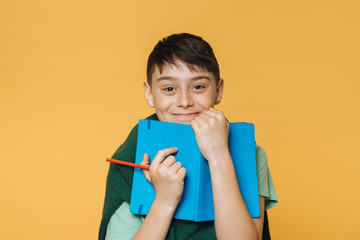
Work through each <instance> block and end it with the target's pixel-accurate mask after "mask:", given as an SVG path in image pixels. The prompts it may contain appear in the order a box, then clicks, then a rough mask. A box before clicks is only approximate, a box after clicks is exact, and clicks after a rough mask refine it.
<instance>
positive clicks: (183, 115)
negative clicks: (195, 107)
mask: <svg viewBox="0 0 360 240" xmlns="http://www.w3.org/2000/svg"><path fill="white" fill-rule="evenodd" d="M173 115H174V116H175V117H178V118H193V117H196V116H197V115H199V113H179V114H173Z"/></svg>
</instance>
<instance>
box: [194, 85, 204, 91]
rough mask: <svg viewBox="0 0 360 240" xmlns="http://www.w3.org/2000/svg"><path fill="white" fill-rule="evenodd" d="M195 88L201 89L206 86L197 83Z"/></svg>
mask: <svg viewBox="0 0 360 240" xmlns="http://www.w3.org/2000/svg"><path fill="white" fill-rule="evenodd" d="M194 88H195V89H196V90H199V89H202V88H204V86H202V85H196V86H195V87H194Z"/></svg>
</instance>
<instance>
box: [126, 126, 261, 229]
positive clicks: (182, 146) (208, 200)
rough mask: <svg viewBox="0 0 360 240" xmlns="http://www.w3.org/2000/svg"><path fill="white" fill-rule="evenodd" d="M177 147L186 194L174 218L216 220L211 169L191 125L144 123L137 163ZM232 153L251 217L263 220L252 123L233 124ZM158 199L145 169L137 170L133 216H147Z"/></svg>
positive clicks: (131, 209)
mask: <svg viewBox="0 0 360 240" xmlns="http://www.w3.org/2000/svg"><path fill="white" fill-rule="evenodd" d="M169 147H177V148H178V152H177V153H176V154H175V155H174V156H175V158H176V160H177V161H179V162H181V164H182V166H183V167H184V168H185V169H186V176H185V182H184V192H183V196H182V199H181V201H180V202H179V205H178V207H177V209H176V211H175V213H174V216H173V218H176V219H183V220H191V221H196V222H198V221H210V220H214V205H213V197H212V188H211V178H210V170H209V165H208V163H207V161H206V159H204V157H203V156H202V155H201V153H200V150H199V148H198V146H197V143H196V139H195V134H194V131H193V130H192V128H191V126H190V125H186V124H180V123H170V122H161V121H154V120H140V121H139V124H138V142H137V148H136V159H135V163H137V164H140V163H141V161H142V158H143V155H144V153H148V154H149V156H150V164H151V160H152V159H153V158H154V157H155V155H156V153H157V152H158V151H159V150H161V149H164V148H169ZM229 150H230V154H231V157H232V159H233V162H234V167H235V172H236V176H237V179H238V182H239V187H240V191H241V194H242V197H243V199H244V202H245V205H246V207H247V209H248V211H249V213H250V215H251V217H259V216H260V206H259V194H258V184H257V169H256V156H255V133H254V125H253V124H252V123H230V132H229ZM154 199H155V190H154V187H153V186H152V185H151V183H149V182H148V181H147V180H146V179H145V177H144V174H143V173H142V170H141V169H138V168H135V170H134V178H133V187H132V192H131V201H130V212H131V213H134V214H141V215H146V214H147V213H148V212H149V210H150V207H151V205H152V203H153V201H154Z"/></svg>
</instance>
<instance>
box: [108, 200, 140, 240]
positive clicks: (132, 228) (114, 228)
mask: <svg viewBox="0 0 360 240" xmlns="http://www.w3.org/2000/svg"><path fill="white" fill-rule="evenodd" d="M143 221H144V218H143V217H141V216H139V215H135V214H132V213H130V205H129V203H128V202H126V201H124V202H123V203H122V204H121V205H120V207H119V208H118V209H117V210H116V212H115V213H114V215H113V216H112V217H111V219H110V221H109V224H108V226H107V230H106V238H105V239H106V240H127V239H129V240H130V239H132V238H133V237H134V236H135V235H136V233H137V232H138V231H139V229H140V227H141V224H142V223H143Z"/></svg>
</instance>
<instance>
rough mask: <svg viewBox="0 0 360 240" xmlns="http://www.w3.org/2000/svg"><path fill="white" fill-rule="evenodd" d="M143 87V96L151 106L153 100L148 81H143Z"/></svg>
mask: <svg viewBox="0 0 360 240" xmlns="http://www.w3.org/2000/svg"><path fill="white" fill-rule="evenodd" d="M143 89H144V94H145V98H146V101H147V103H148V105H149V107H151V108H153V107H154V100H153V96H152V93H151V87H150V85H149V83H148V82H144V84H143Z"/></svg>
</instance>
